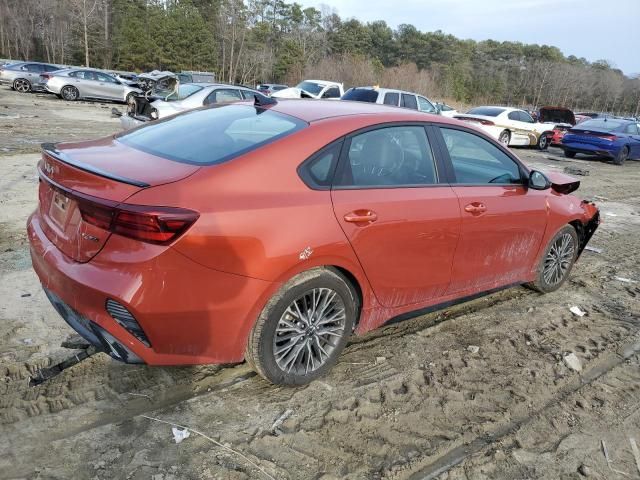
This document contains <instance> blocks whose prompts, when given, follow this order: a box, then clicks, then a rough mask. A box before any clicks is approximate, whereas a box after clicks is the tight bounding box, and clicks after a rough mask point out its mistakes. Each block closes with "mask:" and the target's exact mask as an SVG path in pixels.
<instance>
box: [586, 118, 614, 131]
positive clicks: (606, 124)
mask: <svg viewBox="0 0 640 480" xmlns="http://www.w3.org/2000/svg"><path fill="white" fill-rule="evenodd" d="M622 125H623V122H616V121H615V120H611V119H606V118H598V119H594V120H585V121H584V122H581V123H580V129H581V130H589V129H590V128H592V129H594V130H605V131H607V132H613V131H614V130H617V129H618V128H620V127H622Z"/></svg>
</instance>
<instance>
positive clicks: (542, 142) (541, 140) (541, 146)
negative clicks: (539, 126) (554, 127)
mask: <svg viewBox="0 0 640 480" xmlns="http://www.w3.org/2000/svg"><path fill="white" fill-rule="evenodd" d="M536 148H537V149H538V150H546V149H547V148H549V137H548V135H547V132H544V133H542V134H541V135H540V136H539V137H538V142H537V143H536Z"/></svg>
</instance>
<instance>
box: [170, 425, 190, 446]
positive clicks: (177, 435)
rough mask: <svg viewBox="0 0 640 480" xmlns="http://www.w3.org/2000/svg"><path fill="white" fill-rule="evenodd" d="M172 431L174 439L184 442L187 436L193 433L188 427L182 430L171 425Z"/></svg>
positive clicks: (177, 441)
mask: <svg viewBox="0 0 640 480" xmlns="http://www.w3.org/2000/svg"><path fill="white" fill-rule="evenodd" d="M171 432H172V433H173V439H174V440H175V441H176V443H180V442H182V441H183V440H184V439H185V438H189V436H190V435H191V433H190V432H189V429H188V428H185V429H184V430H181V429H179V428H176V427H171Z"/></svg>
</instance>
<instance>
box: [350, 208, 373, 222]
mask: <svg viewBox="0 0 640 480" xmlns="http://www.w3.org/2000/svg"><path fill="white" fill-rule="evenodd" d="M376 220H378V215H377V214H376V212H374V211H372V210H364V209H362V210H355V211H353V212H349V213H347V214H346V215H345V216H344V221H345V222H349V223H372V222H375V221H376Z"/></svg>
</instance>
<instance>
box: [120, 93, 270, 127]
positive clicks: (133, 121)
mask: <svg viewBox="0 0 640 480" xmlns="http://www.w3.org/2000/svg"><path fill="white" fill-rule="evenodd" d="M168 88H169V90H168V91H167V90H158V89H157V88H156V89H154V90H153V91H152V92H150V93H147V94H146V95H137V96H135V97H133V98H132V99H130V100H131V101H130V102H128V104H127V113H126V114H124V115H121V116H120V125H121V126H122V128H123V129H125V130H128V129H130V128H133V127H137V126H139V125H142V124H143V123H145V122H148V121H151V120H157V119H158V118H164V117H168V116H169V115H174V114H176V113H180V112H184V111H187V110H191V109H194V108H198V107H202V106H204V105H210V104H212V103H227V102H237V101H242V100H254V97H255V95H259V96H260V97H264V95H263V94H261V93H260V92H258V91H256V90H252V89H250V88H246V87H238V86H235V85H226V84H223V83H182V84H177V85H176V84H174V85H170V86H169V87H168ZM264 98H267V97H264Z"/></svg>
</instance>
